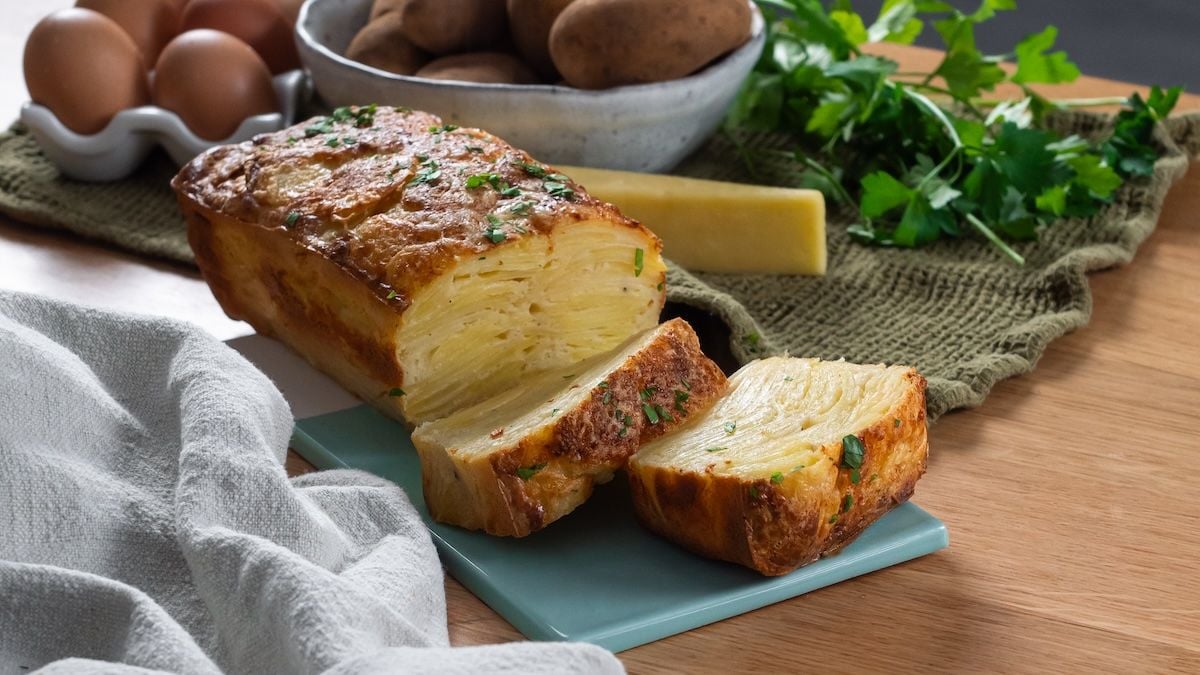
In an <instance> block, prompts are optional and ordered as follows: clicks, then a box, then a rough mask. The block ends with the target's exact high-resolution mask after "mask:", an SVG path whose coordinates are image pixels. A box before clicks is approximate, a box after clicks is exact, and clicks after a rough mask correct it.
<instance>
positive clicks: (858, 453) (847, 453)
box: [842, 435, 866, 469]
mask: <svg viewBox="0 0 1200 675" xmlns="http://www.w3.org/2000/svg"><path fill="white" fill-rule="evenodd" d="M865 453H866V448H864V447H863V442H862V441H861V440H860V439H859V438H858V436H854V435H847V436H845V437H844V438H842V466H844V467H847V468H850V469H859V468H861V467H862V463H863V455H864V454H865Z"/></svg>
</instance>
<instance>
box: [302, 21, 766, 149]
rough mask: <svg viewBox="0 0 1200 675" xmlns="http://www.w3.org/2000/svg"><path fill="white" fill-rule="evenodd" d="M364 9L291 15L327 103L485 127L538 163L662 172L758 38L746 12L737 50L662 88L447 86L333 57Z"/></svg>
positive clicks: (717, 109)
mask: <svg viewBox="0 0 1200 675" xmlns="http://www.w3.org/2000/svg"><path fill="white" fill-rule="evenodd" d="M750 4H751V6H752V7H753V6H754V3H753V2H751V3H750ZM370 8H371V0H308V2H306V3H305V4H304V8H303V9H302V10H301V11H300V18H299V20H298V21H297V22H296V43H297V46H298V47H299V50H300V60H301V61H302V62H303V63H304V65H305V67H307V68H308V70H309V71H310V72H311V74H312V79H313V86H314V87H315V88H316V91H317V93H319V94H320V95H321V97H322V98H323V99H325V102H326V103H329V104H330V105H335V106H340V105H355V104H357V105H362V104H367V103H379V104H381V105H396V106H400V105H402V106H408V107H410V108H415V109H417V110H424V111H427V112H431V113H434V114H436V115H439V116H441V117H442V118H443V119H445V120H446V121H447V122H452V123H454V124H460V125H465V126H474V127H480V128H482V129H486V130H488V131H490V132H492V133H494V134H496V135H497V136H499V137H501V138H503V139H504V140H506V141H508V142H509V143H512V144H513V145H515V146H517V147H519V148H522V149H524V150H526V151H528V152H529V153H530V154H532V155H534V156H535V157H537V158H538V159H540V160H542V161H545V162H550V163H553V164H576V165H580V166H594V167H602V168H609V169H627V170H631V171H664V170H666V169H669V168H671V167H673V166H675V164H677V163H679V161H680V160H682V159H683V158H684V157H686V156H687V155H688V154H689V153H691V152H692V151H693V150H695V149H696V148H697V147H698V146H699V145H700V144H701V143H702V142H703V141H704V140H705V139H706V138H707V137H708V136H709V134H711V133H712V132H713V130H714V129H716V128H717V125H718V124H720V122H721V118H722V117H723V116H724V114H725V111H726V110H727V109H728V108H729V105H730V103H732V101H733V99H734V97H735V96H736V95H737V92H738V89H739V87H740V86H741V83H742V80H743V79H745V77H746V75H747V74H748V73H749V72H750V69H751V68H753V67H754V62H755V61H756V60H757V59H758V55H759V52H761V51H762V47H763V41H764V30H763V28H764V24H763V18H762V15H761V14H760V13H759V11H758V9H757V8H755V9H754V20H753V28H752V32H751V37H750V40H749V41H748V42H747V43H746V44H744V45H742V46H741V47H739V48H738V49H737V50H735V51H733V52H732V53H730V54H728V55H726V56H725V57H724V58H722V59H720V60H719V61H716V62H714V63H713V64H711V65H709V66H708V67H707V68H705V69H704V70H702V71H700V72H698V73H696V74H694V75H691V76H689V77H685V78H682V79H678V80H671V81H670V82H658V83H654V84H643V85H635V86H629V87H616V88H613V89H603V90H596V91H591V90H583V89H574V88H571V87H564V86H557V85H541V84H537V85H509V84H478V83H473V82H449V81H443V80H430V79H426V78H423V77H406V76H404V75H396V74H393V73H389V72H387V71H383V70H379V69H377V68H372V67H370V66H366V65H363V64H361V63H358V62H356V61H351V60H350V59H347V58H346V57H344V56H342V53H343V52H345V50H346V46H347V45H348V44H350V40H351V38H353V37H354V35H355V33H357V32H358V30H359V29H360V28H362V26H363V25H364V24H365V23H366V21H367V14H368V12H369V11H370Z"/></svg>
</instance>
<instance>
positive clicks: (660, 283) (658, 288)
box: [655, 281, 663, 291]
mask: <svg viewBox="0 0 1200 675" xmlns="http://www.w3.org/2000/svg"><path fill="white" fill-rule="evenodd" d="M655 289H657V290H660V291H661V290H662V289H663V282H661V281H660V282H658V286H655Z"/></svg>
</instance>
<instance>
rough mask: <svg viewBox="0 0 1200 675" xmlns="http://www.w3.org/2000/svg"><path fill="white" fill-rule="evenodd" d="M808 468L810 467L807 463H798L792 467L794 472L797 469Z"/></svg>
mask: <svg viewBox="0 0 1200 675" xmlns="http://www.w3.org/2000/svg"><path fill="white" fill-rule="evenodd" d="M807 468H808V466H807V465H804V464H797V465H796V466H795V467H793V468H792V473H796V472H797V471H803V470H805V469H807Z"/></svg>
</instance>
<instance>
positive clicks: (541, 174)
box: [517, 162, 549, 178]
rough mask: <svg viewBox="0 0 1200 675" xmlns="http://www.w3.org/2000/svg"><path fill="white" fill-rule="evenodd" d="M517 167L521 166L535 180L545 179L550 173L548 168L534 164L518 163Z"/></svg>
mask: <svg viewBox="0 0 1200 675" xmlns="http://www.w3.org/2000/svg"><path fill="white" fill-rule="evenodd" d="M517 166H520V167H521V168H522V169H524V170H525V173H527V174H529V175H530V176H533V177H534V178H545V177H546V174H547V173H549V172H548V171H546V167H544V166H540V165H538V164H533V163H532V162H517Z"/></svg>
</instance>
